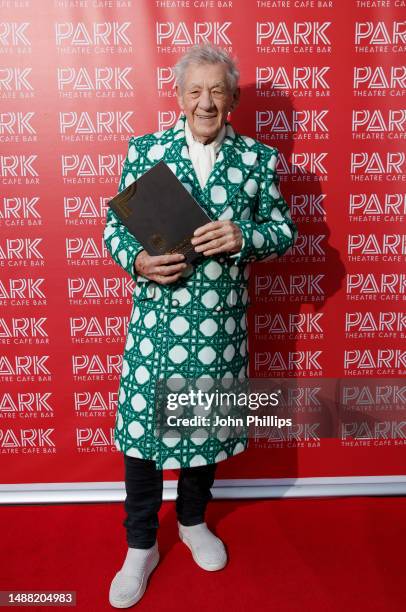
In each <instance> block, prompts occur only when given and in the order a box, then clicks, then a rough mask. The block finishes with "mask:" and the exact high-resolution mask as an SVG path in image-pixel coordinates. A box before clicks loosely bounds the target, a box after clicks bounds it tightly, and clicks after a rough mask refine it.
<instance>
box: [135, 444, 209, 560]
mask: <svg viewBox="0 0 406 612" xmlns="http://www.w3.org/2000/svg"><path fill="white" fill-rule="evenodd" d="M124 465H125V489H126V499H125V502H124V508H125V510H126V513H127V516H126V518H125V520H124V522H123V525H124V527H125V528H126V530H127V543H128V546H129V547H130V548H151V546H153V545H154V544H155V541H156V535H157V529H158V527H159V520H158V511H159V509H160V508H161V505H162V491H163V470H157V469H156V464H155V461H153V460H150V459H139V458H137V457H130V456H129V455H126V454H124ZM216 467H217V463H210V464H209V465H202V466H198V467H189V468H181V469H180V475H179V479H178V487H177V498H176V514H177V518H178V521H179V522H180V523H181V524H182V525H185V526H191V525H198V524H199V523H203V522H204V514H205V510H206V506H207V504H208V502H209V501H210V500H211V499H212V498H213V495H212V493H211V491H210V489H211V487H212V485H213V482H214V474H215V471H216Z"/></svg>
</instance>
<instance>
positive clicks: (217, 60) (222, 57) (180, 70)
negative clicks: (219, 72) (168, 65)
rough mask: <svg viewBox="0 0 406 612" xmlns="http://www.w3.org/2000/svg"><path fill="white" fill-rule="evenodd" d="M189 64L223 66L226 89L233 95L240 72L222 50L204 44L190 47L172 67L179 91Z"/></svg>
mask: <svg viewBox="0 0 406 612" xmlns="http://www.w3.org/2000/svg"><path fill="white" fill-rule="evenodd" d="M191 64H197V65H202V64H224V65H225V66H226V79H227V84H228V87H229V88H230V90H231V91H232V92H233V93H234V91H235V90H236V89H237V86H238V79H239V78H240V72H239V70H238V68H237V66H236V62H235V60H234V59H233V58H232V57H230V56H229V55H228V53H226V52H225V51H223V49H220V48H219V47H215V46H214V45H212V44H211V43H205V44H202V45H194V46H193V47H191V48H190V49H189V51H187V52H186V53H185V54H184V55H183V56H182V57H181V58H180V60H178V61H177V62H176V64H175V66H174V67H173V71H174V73H175V79H176V83H177V85H179V88H180V90H181V91H183V89H184V84H185V73H186V70H187V69H188V68H189V66H190V65H191Z"/></svg>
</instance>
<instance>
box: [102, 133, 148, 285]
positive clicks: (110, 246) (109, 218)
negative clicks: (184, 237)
mask: <svg viewBox="0 0 406 612" xmlns="http://www.w3.org/2000/svg"><path fill="white" fill-rule="evenodd" d="M139 160H140V153H139V151H138V149H137V139H136V138H134V137H131V138H130V140H129V142H128V151H127V157H126V159H125V162H124V165H123V172H122V174H121V179H120V183H119V187H118V193H120V191H123V189H125V188H126V187H128V185H131V183H133V182H134V181H135V180H136V179H137V178H138V169H139V166H140V161H139ZM103 240H104V243H105V245H106V248H107V250H108V251H109V252H110V254H111V256H112V258H113V259H114V261H115V262H116V263H117V264H118V265H119V266H121V267H122V268H123V269H124V270H125V271H126V272H128V274H129V275H130V276H131V277H132V278H133V279H134V280H135V281H137V279H138V277H139V275H138V274H137V273H136V271H135V269H134V262H135V259H136V257H137V255H138V253H140V252H141V251H142V250H143V249H144V247H143V246H142V244H141V243H140V242H138V240H137V239H136V238H135V236H133V235H132V234H131V232H130V231H129V230H128V229H127V228H126V226H125V225H123V223H121V221H120V219H119V218H118V217H117V215H116V214H115V213H114V212H113V210H112V209H111V208H110V207H108V210H107V215H106V223H105V227H104V232H103Z"/></svg>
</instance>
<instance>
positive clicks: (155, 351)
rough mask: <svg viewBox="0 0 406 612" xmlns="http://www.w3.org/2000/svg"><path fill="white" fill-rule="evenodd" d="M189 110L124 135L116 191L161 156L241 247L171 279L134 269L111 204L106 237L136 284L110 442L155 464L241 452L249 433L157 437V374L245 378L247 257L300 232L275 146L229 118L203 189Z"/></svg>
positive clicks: (136, 247)
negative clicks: (165, 124)
mask: <svg viewBox="0 0 406 612" xmlns="http://www.w3.org/2000/svg"><path fill="white" fill-rule="evenodd" d="M185 121H186V117H185V115H184V114H183V113H181V114H180V115H179V117H178V120H177V122H176V124H175V125H174V127H172V128H170V129H168V130H165V131H162V132H155V133H153V134H145V135H143V136H139V137H131V138H130V140H129V143H128V144H129V146H128V154H127V158H126V160H125V162H124V166H123V173H122V177H121V181H120V185H119V191H122V190H123V189H124V188H125V187H127V186H128V185H130V184H131V183H132V182H133V181H134V180H136V179H137V178H138V177H140V176H141V175H142V174H144V173H145V172H146V171H147V170H148V169H149V168H151V167H152V166H153V165H154V164H156V163H158V162H159V161H160V160H161V159H163V160H164V161H165V162H166V163H167V164H168V166H169V167H170V168H171V169H172V171H173V172H174V173H175V174H176V176H177V177H178V178H179V179H180V180H181V181H182V183H183V184H184V185H185V187H186V188H187V189H188V190H189V191H190V192H191V193H192V195H193V196H194V198H195V199H196V200H197V201H198V202H199V204H200V205H201V206H202V208H203V209H204V210H205V211H206V212H207V214H208V215H209V217H210V218H211V219H212V220H213V221H214V220H217V219H231V220H232V221H233V222H234V223H235V224H236V225H238V226H239V227H240V229H241V231H242V235H243V245H242V248H241V250H240V251H239V253H237V254H234V255H231V254H226V253H220V254H217V255H213V256H209V257H204V256H203V257H201V258H199V260H198V261H197V262H195V263H194V264H193V265H192V266H191V267H189V269H186V270H185V273H184V275H183V276H182V277H181V278H180V279H179V280H178V281H177V282H176V283H173V284H170V285H160V284H158V283H156V282H153V281H151V280H149V279H147V278H146V277H143V276H141V275H138V274H137V273H136V272H135V270H134V261H135V258H136V256H137V255H138V253H139V252H140V251H141V250H142V248H143V247H142V246H141V244H140V243H139V242H138V241H137V240H136V239H135V238H134V236H132V234H130V232H129V231H128V230H127V229H126V227H125V226H124V225H123V224H122V223H121V222H120V221H119V219H118V217H117V216H116V215H115V214H114V213H113V212H112V210H111V209H110V208H109V210H108V213H107V218H106V226H105V230H104V241H105V244H106V247H107V249H108V250H109V252H110V253H111V256H112V257H113V259H114V260H115V261H116V263H117V264H119V265H120V266H121V267H122V268H123V269H124V270H125V271H126V272H127V273H128V274H130V275H131V277H132V278H133V279H134V280H135V281H136V287H135V290H134V295H133V307H132V311H131V315H130V320H129V325H128V332H127V337H126V343H125V349H124V354H123V365H122V371H121V377H120V387H119V394H118V406H117V415H116V422H115V428H114V441H115V446H116V448H117V449H118V450H120V451H122V452H124V453H125V454H127V455H130V456H133V457H141V458H144V459H154V460H155V461H156V467H157V468H158V469H173V468H179V467H189V466H191V467H193V466H198V465H206V464H209V463H217V462H219V461H222V460H224V459H227V458H229V457H231V456H234V455H237V454H238V453H240V452H242V451H244V450H245V449H246V448H247V446H248V440H247V438H246V437H241V438H235V437H234V438H230V439H225V440H220V439H218V436H216V437H215V438H212V437H210V436H209V437H207V439H206V440H204V439H203V438H199V439H196V443H194V442H193V440H192V439H189V440H182V441H181V442H180V443H178V444H177V445H173V439H172V440H171V443H170V444H168V445H167V444H166V443H165V442H164V441H163V440H160V439H158V438H157V437H155V436H154V417H155V406H154V394H155V381H156V380H157V379H158V378H171V377H178V378H179V377H185V378H198V377H200V376H203V377H207V376H209V377H213V378H215V379H220V378H223V377H238V378H246V377H247V376H249V370H248V365H249V364H248V346H247V316H246V309H247V306H248V302H249V298H248V290H247V284H248V276H249V267H250V266H249V263H250V262H251V261H255V260H261V259H269V258H270V259H272V258H275V257H278V256H281V255H282V254H283V253H285V252H286V251H287V250H288V249H289V248H290V247H291V246H292V245H293V244H294V241H295V239H296V237H297V228H296V226H295V224H294V222H293V221H292V219H291V216H290V211H289V208H288V205H287V203H286V201H285V200H284V198H283V196H282V195H281V192H280V191H279V189H278V185H279V176H278V174H277V172H276V170H275V166H276V161H277V157H278V150H277V149H276V148H273V147H268V146H266V145H264V144H263V143H261V142H259V141H258V140H255V139H253V138H250V137H248V136H242V135H240V134H237V133H236V132H235V131H234V130H233V128H232V126H231V124H230V123H229V122H227V123H226V134H225V138H224V140H223V142H222V145H221V149H220V151H219V154H218V156H217V159H216V162H215V165H214V168H213V170H212V172H211V174H210V176H209V178H208V181H207V183H206V185H205V187H204V188H203V189H201V187H200V185H199V182H198V180H197V177H196V174H195V172H194V169H193V165H192V162H191V160H190V157H189V153H188V147H187V144H186V139H185V129H184V126H185Z"/></svg>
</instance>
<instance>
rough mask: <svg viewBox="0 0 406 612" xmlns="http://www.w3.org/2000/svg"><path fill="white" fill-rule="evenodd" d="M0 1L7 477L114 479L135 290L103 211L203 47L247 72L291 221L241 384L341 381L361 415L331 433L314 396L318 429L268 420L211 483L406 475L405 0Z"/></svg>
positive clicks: (259, 271) (251, 107)
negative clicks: (287, 247)
mask: <svg viewBox="0 0 406 612" xmlns="http://www.w3.org/2000/svg"><path fill="white" fill-rule="evenodd" d="M0 7H1V20H0V21H1V22H0V55H1V64H0V98H1V112H0V143H1V154H0V181H1V187H2V189H1V194H0V306H1V308H0V455H1V456H0V464H1V473H2V477H1V481H2V483H31V482H32V483H40V482H45V483H46V482H60V483H63V482H91V481H117V480H122V478H123V462H122V455H121V453H120V452H119V451H117V449H116V448H115V445H114V440H113V428H114V419H115V410H116V403H117V391H118V385H119V376H120V371H121V356H122V352H123V343H124V337H125V333H126V328H127V325H128V319H129V315H130V311H131V304H132V293H133V290H134V283H133V281H132V280H131V278H130V277H129V276H128V275H126V273H125V272H124V271H123V270H122V269H121V268H119V267H118V266H117V265H116V264H115V263H114V262H113V260H112V259H111V257H110V255H109V253H108V252H107V251H106V249H105V246H104V244H103V239H102V232H103V228H104V220H105V215H106V205H107V201H108V200H109V199H111V197H113V196H114V195H115V194H116V193H117V188H118V182H119V179H120V175H121V171H122V164H123V161H124V159H125V156H126V153H127V141H128V139H129V137H130V136H131V135H141V134H144V133H147V132H152V131H156V130H164V129H167V128H170V127H171V126H172V125H173V124H174V123H175V121H176V118H177V116H178V114H179V108H178V106H177V101H176V97H175V89H174V75H173V70H172V67H173V65H174V64H175V63H176V61H177V60H178V59H179V57H180V56H181V54H182V53H184V52H185V51H187V50H188V49H189V47H190V46H191V45H193V44H196V43H201V42H204V41H209V42H212V43H214V44H216V45H218V46H220V47H222V48H224V49H226V50H227V51H229V52H230V53H231V54H232V55H233V56H234V57H236V58H237V60H238V65H239V68H240V72H241V83H240V84H241V89H242V94H241V104H240V106H239V108H238V109H237V110H236V111H235V112H234V113H233V115H232V116H231V117H230V120H231V123H232V125H233V126H234V129H235V130H236V131H238V132H240V133H243V134H246V135H249V136H252V137H254V138H257V139H259V140H261V141H262V142H264V143H266V144H268V145H270V146H273V147H277V148H278V149H279V151H280V155H279V158H278V165H277V171H278V173H279V176H280V179H281V183H280V185H281V191H282V193H283V195H284V197H285V199H286V200H287V202H288V203H289V205H290V207H291V213H292V217H293V218H294V220H295V222H296V224H297V225H298V228H299V237H298V240H297V242H296V244H295V246H294V247H293V249H291V251H290V252H289V253H287V254H286V255H285V256H283V257H281V258H279V259H277V260H272V261H269V262H257V263H255V264H253V265H252V266H251V277H250V283H251V284H250V296H251V303H252V306H251V307H250V309H249V311H248V321H249V334H250V335H249V338H250V340H249V346H250V360H251V362H250V363H251V365H250V375H251V376H252V377H254V378H267V377H274V378H278V377H280V378H287V379H289V378H290V379H293V378H296V379H297V380H298V381H300V380H304V379H309V381H310V383H311V386H312V388H314V386H315V383H316V382H317V379H320V380H321V379H330V380H335V381H337V380H340V381H341V383H340V385H342V384H347V385H348V386H349V387H350V388H352V390H351V391H350V396H351V399H352V402H353V405H352V410H351V412H350V413H349V417H348V419H347V420H346V418H345V416H344V417H343V419H342V421H341V422H340V427H339V428H338V429H337V436H336V437H334V438H331V437H328V438H327V437H323V435H322V428H318V426H317V425H318V418H317V411H319V415H320V416H319V421H320V422H321V421H322V419H323V414H322V410H323V406H320V405H319V406H314V407H312V404H311V401H310V400H309V405H308V406H309V410H310V411H312V412H313V421H312V424H311V426H307V425H306V423H303V424H301V425H300V427H299V426H297V427H296V428H295V427H292V428H291V429H283V430H282V429H276V428H272V427H270V428H269V431H268V432H267V435H263V432H262V434H261V436H259V437H258V438H257V439H253V440H251V444H250V448H249V450H248V451H247V452H245V453H242V454H241V455H240V456H237V457H235V458H233V459H231V460H229V461H224V462H222V463H220V464H219V468H218V478H241V477H245V478H267V477H296V476H297V477H303V476H331V477H334V476H349V475H354V476H360V475H380V476H382V475H394V474H405V468H406V465H405V452H404V450H405V446H404V445H405V436H404V434H405V431H406V427H405V430H404V429H403V422H402V418H401V414H402V413H401V406H402V402H403V400H404V396H403V393H404V389H403V388H402V378H403V377H404V374H405V372H406V351H405V333H406V321H405V285H406V268H405V256H406V241H405V234H404V228H405V212H406V211H405V195H404V187H405V180H406V174H405V170H406V165H405V110H404V109H405V84H406V70H405V66H404V63H405V62H404V59H405V48H406V24H405V21H404V2H403V1H401V0H388V1H387V2H373V1H372V0H371V1H361V0H359V1H357V0H352V1H350V0H347V2H344V3H343V2H339V1H338V0H330V1H322V0H284V1H283V2H282V1H278V0H266V1H260V0H255V1H254V0H248V1H247V0H227V1H220V0H207V1H202V0H177V1H172V0H41V1H39V0H38V1H35V0H0ZM403 379H404V378H403ZM371 381H372V382H373V381H375V382H374V384H373V385H372V388H373V392H371V388H370V387H369V386H368V383H369V382H371ZM376 381H378V383H379V381H382V385H379V384H376ZM391 381H393V384H391ZM355 382H356V384H355ZM383 383H385V384H383ZM309 398H311V395H310V394H309ZM388 398H389V399H388ZM329 405H330V406H332V408H331V410H332V411H333V412H334V404H329ZM396 411H397V413H396ZM315 414H316V418H314V415H315ZM366 415H368V416H366ZM333 416H334V415H333ZM299 430H300V431H299ZM176 476H177V473H176V472H170V471H168V472H166V477H167V478H169V479H171V478H175V477H176Z"/></svg>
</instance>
